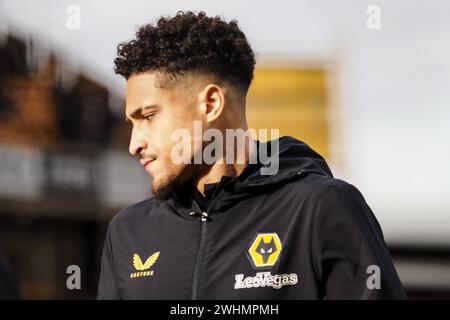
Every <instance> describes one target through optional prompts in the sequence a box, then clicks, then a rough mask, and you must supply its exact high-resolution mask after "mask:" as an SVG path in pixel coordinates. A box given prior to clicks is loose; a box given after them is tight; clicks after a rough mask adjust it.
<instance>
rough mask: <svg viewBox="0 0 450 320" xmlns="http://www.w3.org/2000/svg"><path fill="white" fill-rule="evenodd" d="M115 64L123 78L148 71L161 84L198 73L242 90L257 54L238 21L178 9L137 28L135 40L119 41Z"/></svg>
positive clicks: (244, 88)
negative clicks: (157, 77)
mask: <svg viewBox="0 0 450 320" xmlns="http://www.w3.org/2000/svg"><path fill="white" fill-rule="evenodd" d="M114 64H115V68H114V71H115V73H116V74H119V75H122V76H123V77H125V79H128V78H129V77H130V76H131V75H132V74H140V73H145V72H149V71H150V72H151V71H156V72H158V73H160V74H162V75H163V78H164V80H161V81H162V82H164V81H166V80H168V79H169V80H172V79H176V78H179V77H180V76H184V75H188V74H202V75H209V76H213V77H214V79H216V80H217V81H218V82H221V81H223V82H226V83H228V84H231V85H237V86H238V87H239V88H240V89H242V90H243V92H244V93H246V92H247V91H248V88H249V86H250V83H251V81H252V79H253V71H254V67H255V56H254V53H253V51H252V49H251V47H250V44H249V43H248V41H247V39H246V37H245V35H244V33H243V32H242V31H241V30H240V29H239V27H238V24H237V21H235V20H231V21H230V22H228V23H227V22H225V21H223V20H222V19H221V18H220V17H219V16H216V17H208V16H206V13H205V12H203V11H202V12H199V13H198V14H194V13H193V12H192V11H187V12H183V11H179V12H178V13H177V14H176V15H175V16H173V17H167V18H166V17H161V18H160V19H159V20H158V21H157V23H156V25H152V24H148V25H144V26H142V27H140V28H139V29H138V30H137V32H136V38H135V39H133V40H131V41H129V42H124V43H121V44H119V45H118V47H117V58H116V59H115V60H114ZM164 83H165V82H164ZM160 86H164V84H162V83H161V84H160Z"/></svg>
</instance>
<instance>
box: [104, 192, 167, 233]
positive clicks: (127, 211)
mask: <svg viewBox="0 0 450 320" xmlns="http://www.w3.org/2000/svg"><path fill="white" fill-rule="evenodd" d="M158 206H159V201H158V200H156V199H155V198H154V197H150V198H147V199H145V200H143V201H140V202H136V203H133V204H131V205H129V206H127V207H125V208H123V209H121V210H120V211H119V212H118V213H117V214H116V215H115V216H114V217H113V218H112V219H111V221H110V222H109V225H110V226H116V225H119V224H122V223H124V222H125V223H126V222H128V221H130V220H135V219H136V218H139V217H141V216H143V215H147V214H149V213H151V212H152V211H153V210H154V209H155V208H157V207H158Z"/></svg>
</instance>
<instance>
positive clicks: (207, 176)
mask: <svg viewBox="0 0 450 320" xmlns="http://www.w3.org/2000/svg"><path fill="white" fill-rule="evenodd" d="M252 141H253V140H250V141H247V139H246V142H245V152H244V153H243V159H239V161H237V160H236V159H235V161H234V162H233V163H226V152H224V156H223V157H222V158H221V159H220V161H217V162H215V163H214V164H212V165H211V166H209V167H207V168H206V170H205V171H204V172H202V173H201V174H200V175H199V176H198V178H197V180H196V181H195V186H196V187H197V190H198V191H200V193H202V194H203V195H204V190H205V184H209V183H217V182H219V181H220V179H221V178H222V177H223V176H230V177H236V176H239V175H240V174H241V173H242V171H244V169H245V167H246V166H247V164H248V163H249V159H250V157H251V156H252V154H253V153H254V152H255V150H254V149H252V148H251V145H252ZM241 151H242V150H241ZM238 153H239V152H238V150H237V148H236V146H234V155H237V154H238Z"/></svg>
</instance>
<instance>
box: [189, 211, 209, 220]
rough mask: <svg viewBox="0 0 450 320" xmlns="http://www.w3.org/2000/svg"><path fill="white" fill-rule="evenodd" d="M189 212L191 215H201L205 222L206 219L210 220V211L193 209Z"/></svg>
mask: <svg viewBox="0 0 450 320" xmlns="http://www.w3.org/2000/svg"><path fill="white" fill-rule="evenodd" d="M189 214H190V215H191V216H197V217H200V218H201V220H202V222H204V221H207V220H209V218H208V213H207V212H204V211H203V212H201V213H200V212H195V211H191V212H189Z"/></svg>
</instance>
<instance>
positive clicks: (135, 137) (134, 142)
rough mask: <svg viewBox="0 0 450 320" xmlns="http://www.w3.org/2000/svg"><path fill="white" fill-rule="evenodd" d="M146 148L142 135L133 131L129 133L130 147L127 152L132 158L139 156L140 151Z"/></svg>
mask: <svg viewBox="0 0 450 320" xmlns="http://www.w3.org/2000/svg"><path fill="white" fill-rule="evenodd" d="M146 148H147V143H146V142H145V140H144V139H143V137H142V135H141V134H139V132H137V130H134V129H133V131H132V132H131V139H130V146H129V148H128V151H129V152H130V154H131V155H132V156H135V155H138V154H141V152H142V150H144V149H146Z"/></svg>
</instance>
